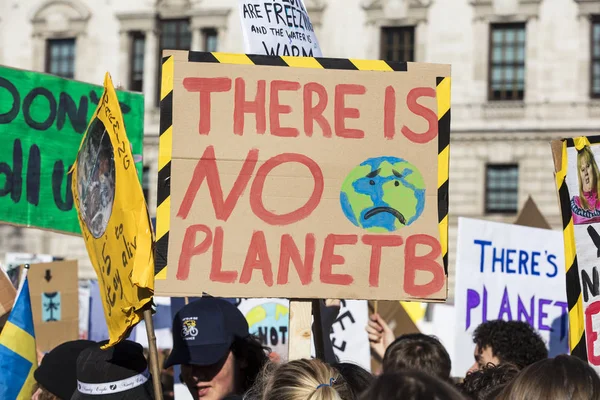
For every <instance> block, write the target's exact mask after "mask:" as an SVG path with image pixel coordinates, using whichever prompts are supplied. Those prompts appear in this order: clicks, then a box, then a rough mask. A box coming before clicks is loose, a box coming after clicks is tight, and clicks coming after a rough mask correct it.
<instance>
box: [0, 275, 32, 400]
mask: <svg viewBox="0 0 600 400" xmlns="http://www.w3.org/2000/svg"><path fill="white" fill-rule="evenodd" d="M36 368H37V352H36V347H35V333H34V331H33V315H32V312H31V300H30V298H29V281H28V279H27V278H25V280H24V282H23V284H22V285H21V289H20V290H19V293H18V294H17V299H16V301H15V305H14V307H13V309H12V311H11V313H10V316H9V317H8V321H7V322H6V325H4V329H2V333H0V371H2V372H1V373H0V399H17V400H20V399H31V395H32V394H33V393H32V392H33V385H34V383H35V379H34V378H33V371H35V369H36Z"/></svg>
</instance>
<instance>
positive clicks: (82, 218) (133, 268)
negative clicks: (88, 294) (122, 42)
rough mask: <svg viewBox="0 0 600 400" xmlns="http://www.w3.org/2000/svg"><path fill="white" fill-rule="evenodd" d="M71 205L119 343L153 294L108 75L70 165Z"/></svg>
mask: <svg viewBox="0 0 600 400" xmlns="http://www.w3.org/2000/svg"><path fill="white" fill-rule="evenodd" d="M72 184H73V188H72V190H73V201H74V203H75V207H76V208H77V212H78V217H79V224H80V226H81V231H82V233H83V239H84V241H85V246H86V248H87V251H88V254H89V256H90V260H91V262H92V265H93V266H94V270H95V271H96V275H97V276H98V284H99V287H100V291H101V296H102V302H103V305H104V315H105V317H106V323H107V326H108V333H109V336H110V338H109V339H110V341H109V344H108V345H109V346H112V345H114V344H115V343H117V342H119V341H121V340H123V339H124V338H125V337H126V336H127V333H128V332H129V330H130V329H131V328H132V327H133V326H134V325H136V324H137V323H138V322H139V321H140V320H142V318H143V317H142V312H143V309H144V307H146V305H147V304H148V303H149V302H150V301H151V300H152V293H153V290H154V275H153V272H154V271H153V266H154V249H153V244H154V241H153V234H152V227H151V224H150V216H149V215H148V209H147V207H146V202H145V200H144V194H143V192H142V186H141V185H140V182H139V180H138V178H137V174H136V169H135V164H134V160H133V154H132V152H131V146H130V143H129V140H128V137H127V132H126V129H125V125H124V123H123V115H122V112H121V108H120V106H119V101H118V99H117V95H116V92H115V89H114V87H113V84H112V80H111V78H110V75H109V74H108V73H107V74H106V75H105V77H104V92H103V93H102V96H101V100H100V104H99V105H98V107H97V108H96V111H95V112H94V114H93V116H92V118H91V120H90V123H89V125H88V129H87V130H86V132H85V135H84V136H83V139H82V141H81V147H80V148H79V152H78V154H77V159H76V162H75V165H74V166H73V183H72Z"/></svg>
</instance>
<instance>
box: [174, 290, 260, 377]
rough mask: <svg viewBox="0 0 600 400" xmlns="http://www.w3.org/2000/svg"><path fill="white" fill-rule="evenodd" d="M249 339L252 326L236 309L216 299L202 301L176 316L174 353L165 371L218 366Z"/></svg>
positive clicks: (228, 303) (184, 308) (203, 298)
mask: <svg viewBox="0 0 600 400" xmlns="http://www.w3.org/2000/svg"><path fill="white" fill-rule="evenodd" d="M249 335H250V333H249V331H248V322H247V321H246V318H245V317H244V315H243V314H242V313H241V311H240V310H238V308H237V307H236V306H235V305H233V304H231V303H230V302H228V301H227V300H223V299H219V298H215V297H202V298H201V299H199V300H196V301H193V302H191V303H189V304H187V305H186V306H184V307H183V308H182V309H181V310H179V312H177V314H175V318H174V319H173V351H171V354H170V355H169V357H168V358H167V360H166V361H165V365H164V367H165V368H169V367H171V366H173V365H181V364H184V365H185V364H192V365H200V366H208V365H213V364H216V363H217V362H219V361H220V360H221V359H223V358H224V357H225V356H226V355H227V354H228V352H229V350H230V349H231V345H232V344H233V342H234V341H235V339H245V338H246V337H248V336H249Z"/></svg>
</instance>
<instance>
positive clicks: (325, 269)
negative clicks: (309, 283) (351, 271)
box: [319, 234, 358, 286]
mask: <svg viewBox="0 0 600 400" xmlns="http://www.w3.org/2000/svg"><path fill="white" fill-rule="evenodd" d="M356 242H358V236H357V235H335V234H329V235H327V237H326V238H325V244H324V245H323V254H322V256H321V270H320V272H319V276H320V278H321V282H323V283H328V284H331V285H342V286H348V285H350V284H352V282H354V278H353V277H352V275H348V274H334V273H333V266H334V265H342V264H344V263H345V262H346V260H345V259H344V257H343V256H340V255H339V254H335V246H338V245H340V246H341V245H348V244H352V245H354V244H356Z"/></svg>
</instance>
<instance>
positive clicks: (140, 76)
mask: <svg viewBox="0 0 600 400" xmlns="http://www.w3.org/2000/svg"><path fill="white" fill-rule="evenodd" d="M145 46H146V37H145V36H144V34H143V33H142V32H131V61H130V63H129V90H133V91H135V92H141V91H142V89H143V86H144V47H145Z"/></svg>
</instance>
